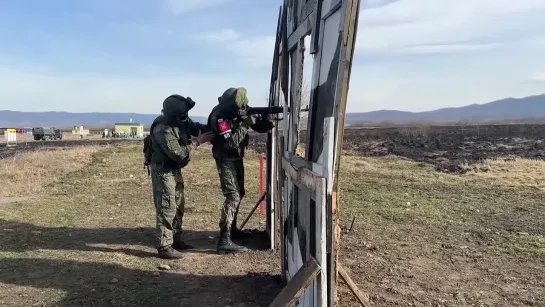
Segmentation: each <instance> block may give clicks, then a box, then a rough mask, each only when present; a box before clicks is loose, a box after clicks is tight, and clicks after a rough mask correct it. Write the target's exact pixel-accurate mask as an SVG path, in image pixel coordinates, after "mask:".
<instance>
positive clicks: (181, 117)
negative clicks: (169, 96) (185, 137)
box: [176, 113, 189, 123]
mask: <svg viewBox="0 0 545 307" xmlns="http://www.w3.org/2000/svg"><path fill="white" fill-rule="evenodd" d="M188 119H189V117H188V116H187V113H185V114H182V115H178V116H176V121H177V122H179V123H185V122H187V120H188Z"/></svg>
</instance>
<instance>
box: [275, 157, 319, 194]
mask: <svg viewBox="0 0 545 307" xmlns="http://www.w3.org/2000/svg"><path fill="white" fill-rule="evenodd" d="M282 168H283V169H284V171H286V173H287V174H288V176H290V177H291V179H292V180H293V181H295V182H298V183H300V184H302V185H304V186H305V187H307V188H308V189H310V190H316V182H317V181H318V180H320V179H322V178H324V177H322V176H320V175H319V174H316V173H315V172H313V171H311V170H309V169H307V168H304V167H300V168H296V167H295V166H294V165H293V164H292V163H291V162H290V161H289V160H288V159H286V157H282Z"/></svg>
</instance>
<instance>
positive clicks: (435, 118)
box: [345, 94, 545, 124]
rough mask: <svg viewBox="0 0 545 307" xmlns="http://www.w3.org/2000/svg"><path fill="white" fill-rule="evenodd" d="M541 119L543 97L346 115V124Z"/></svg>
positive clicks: (543, 111)
mask: <svg viewBox="0 0 545 307" xmlns="http://www.w3.org/2000/svg"><path fill="white" fill-rule="evenodd" d="M522 119H527V120H537V119H545V94H541V95H535V96H528V97H524V98H505V99H501V100H496V101H492V102H489V103H485V104H472V105H468V106H464V107H458V108H444V109H438V110H434V111H427V112H404V111H395V110H380V111H373V112H366V113H347V114H346V120H345V122H346V123H347V124H365V123H368V124H373V123H374V124H376V123H393V124H399V123H411V122H430V123H448V122H464V121H465V122H475V123H479V122H481V123H482V122H493V121H502V120H522Z"/></svg>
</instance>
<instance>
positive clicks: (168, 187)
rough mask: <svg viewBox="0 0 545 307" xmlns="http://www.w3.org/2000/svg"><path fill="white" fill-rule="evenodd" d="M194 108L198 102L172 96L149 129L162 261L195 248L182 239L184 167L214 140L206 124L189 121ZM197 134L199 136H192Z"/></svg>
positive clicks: (154, 200)
mask: <svg viewBox="0 0 545 307" xmlns="http://www.w3.org/2000/svg"><path fill="white" fill-rule="evenodd" d="M194 106H195V102H194V101H193V100H192V99H191V98H189V97H187V98H184V97H182V96H180V95H171V96H169V97H167V98H166V99H165V101H164V102H163V113H162V115H160V116H158V117H157V118H156V119H155V120H154V121H153V124H152V125H151V128H150V138H149V140H151V145H150V146H148V147H149V148H150V150H151V153H150V154H149V156H150V157H151V158H150V173H151V183H152V186H153V202H154V204H155V210H156V216H157V241H158V247H157V249H158V253H159V257H161V258H163V259H174V258H181V257H182V253H181V252H180V251H179V250H183V249H190V248H192V247H191V246H190V245H187V244H186V243H185V242H184V241H183V240H182V218H183V215H184V205H185V199H184V181H183V178H182V168H184V167H185V166H186V165H187V164H188V163H189V160H190V158H191V152H192V151H193V150H195V148H197V147H198V146H199V145H201V144H203V143H206V142H209V141H210V140H212V139H213V138H214V134H213V133H212V132H205V131H206V130H207V128H206V125H202V124H199V123H194V122H193V121H192V120H191V119H190V118H189V116H188V112H189V110H191V109H192V108H193V107H194ZM202 132H204V133H202ZM195 135H198V136H197V137H193V136H195ZM144 147H146V146H144Z"/></svg>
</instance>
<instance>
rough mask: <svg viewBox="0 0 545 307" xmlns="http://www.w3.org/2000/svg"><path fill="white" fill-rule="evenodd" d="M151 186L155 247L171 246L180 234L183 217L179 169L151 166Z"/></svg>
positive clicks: (181, 179) (182, 185) (182, 196)
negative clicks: (153, 207)
mask: <svg viewBox="0 0 545 307" xmlns="http://www.w3.org/2000/svg"><path fill="white" fill-rule="evenodd" d="M150 173H151V184H152V186H153V203H154V204H155V213H156V235H157V247H158V248H160V247H167V246H171V245H172V243H173V242H174V237H177V236H181V234H182V219H183V217H184V206H185V199H184V180H183V177H182V171H181V170H180V169H177V170H172V169H166V168H163V167H162V166H159V165H155V164H153V163H152V164H151V165H150Z"/></svg>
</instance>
